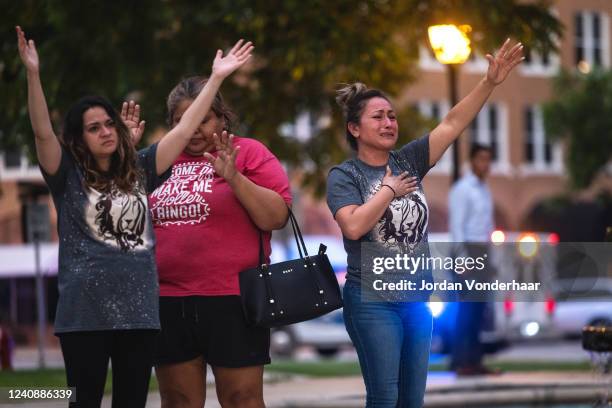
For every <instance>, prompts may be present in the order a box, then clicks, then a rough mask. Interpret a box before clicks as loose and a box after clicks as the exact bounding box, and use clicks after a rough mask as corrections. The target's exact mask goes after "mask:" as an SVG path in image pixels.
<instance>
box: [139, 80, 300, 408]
mask: <svg viewBox="0 0 612 408" xmlns="http://www.w3.org/2000/svg"><path fill="white" fill-rule="evenodd" d="M211 80H212V78H208V79H207V78H203V77H190V78H186V79H184V80H182V81H181V82H180V83H179V84H177V85H176V86H175V87H174V89H173V90H172V91H171V92H170V95H169V96H168V101H167V108H168V125H169V126H170V127H171V128H173V129H174V128H175V127H176V126H179V125H180V124H181V123H182V122H183V121H184V120H185V114H186V113H187V112H188V110H189V109H191V107H192V106H193V104H194V103H195V101H196V100H197V98H199V95H201V94H202V92H204V90H205V89H206V88H207V87H208V86H209V85H208V84H209V83H210V81H211ZM234 121H235V118H234V115H233V114H232V112H231V110H230V109H229V108H228V106H227V105H226V103H225V102H224V100H223V98H222V97H221V94H220V93H217V94H216V95H215V98H214V100H213V102H212V107H211V109H210V111H209V112H208V114H207V115H206V116H205V117H204V119H203V120H202V123H201V124H200V125H199V126H198V127H197V129H195V130H194V131H193V133H192V136H191V140H190V142H189V144H188V145H187V146H185V149H184V150H183V152H182V153H181V155H180V156H179V157H178V159H177V160H176V161H175V163H174V165H173V166H172V175H171V176H170V178H168V180H167V181H166V182H164V184H162V185H161V186H160V187H159V188H157V189H156V190H155V191H154V192H153V193H152V194H150V195H149V206H150V209H151V216H152V219H153V226H154V228H155V235H156V237H157V242H158V246H157V267H158V271H159V284H160V305H159V307H160V320H161V327H162V329H161V333H160V336H159V337H158V346H157V351H156V359H155V374H156V375H157V380H158V383H159V391H160V394H161V400H162V407H163V408H176V407H202V406H204V403H205V400H206V365H207V364H209V365H210V366H211V367H212V373H213V375H214V376H215V385H216V389H217V390H216V391H217V398H218V400H219V402H220V403H221V406H223V407H224V408H233V407H235V408H261V407H263V406H264V400H263V367H264V365H265V364H268V363H269V362H270V330H269V329H266V328H259V327H250V326H248V325H247V322H246V320H245V318H244V314H243V312H242V306H241V302H240V287H239V285H238V274H239V273H240V271H242V270H245V269H247V268H251V267H253V266H255V265H257V264H258V262H259V245H260V239H261V240H262V242H263V246H264V252H265V254H266V257H267V256H268V255H269V254H270V237H271V231H272V230H275V229H279V228H282V227H283V226H284V225H285V223H286V221H287V218H288V215H289V214H288V210H287V205H290V204H291V192H290V189H289V180H288V178H287V174H286V173H285V171H284V170H283V167H282V166H281V164H280V162H279V161H278V159H277V158H276V157H275V156H274V154H273V153H272V152H270V151H269V150H268V149H267V148H266V146H264V145H263V144H262V143H261V142H259V141H257V140H255V139H252V138H246V137H237V136H236V137H235V136H234V135H233V134H231V132H232V128H233V125H234ZM136 122H137V120H135V121H132V126H133V127H135V126H136Z"/></svg>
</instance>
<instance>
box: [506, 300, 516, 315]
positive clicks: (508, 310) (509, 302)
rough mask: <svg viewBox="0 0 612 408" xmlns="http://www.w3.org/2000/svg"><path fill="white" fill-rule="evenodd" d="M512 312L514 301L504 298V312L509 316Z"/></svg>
mask: <svg viewBox="0 0 612 408" xmlns="http://www.w3.org/2000/svg"><path fill="white" fill-rule="evenodd" d="M512 312H514V302H513V301H512V299H506V300H504V313H506V316H510V315H511V314H512Z"/></svg>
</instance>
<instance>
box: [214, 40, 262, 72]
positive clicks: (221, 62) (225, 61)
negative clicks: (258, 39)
mask: <svg viewBox="0 0 612 408" xmlns="http://www.w3.org/2000/svg"><path fill="white" fill-rule="evenodd" d="M243 42H244V40H239V41H238V42H237V43H236V44H235V45H234V47H233V48H232V49H231V50H230V52H229V53H228V54H227V55H226V56H225V57H224V56H223V51H221V50H217V55H216V56H215V60H214V61H213V67H212V72H213V75H218V76H219V77H221V78H225V77H227V76H229V75H230V74H231V73H232V72H234V71H235V70H237V69H238V68H240V67H241V66H242V65H244V63H245V62H247V61H248V59H249V58H251V51H253V48H255V47H253V43H251V42H250V41H249V42H247V43H245V44H243Z"/></svg>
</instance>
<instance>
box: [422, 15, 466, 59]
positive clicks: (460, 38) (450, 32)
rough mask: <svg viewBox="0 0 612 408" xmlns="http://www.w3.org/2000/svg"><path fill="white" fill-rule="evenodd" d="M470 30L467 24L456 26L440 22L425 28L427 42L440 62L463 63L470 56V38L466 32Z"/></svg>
mask: <svg viewBox="0 0 612 408" xmlns="http://www.w3.org/2000/svg"><path fill="white" fill-rule="evenodd" d="M470 31H472V27H471V26H469V25H461V26H456V25H454V24H442V25H434V26H430V27H429V28H428V30H427V32H428V34H429V43H430V44H431V48H432V49H433V51H434V54H435V55H436V59H437V60H438V61H439V62H440V63H442V64H463V63H464V62H465V61H467V59H468V58H469V57H470V53H471V52H472V49H471V48H470V39H469V37H468V36H467V33H469V32H470Z"/></svg>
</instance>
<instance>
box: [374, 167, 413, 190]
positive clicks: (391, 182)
mask: <svg viewBox="0 0 612 408" xmlns="http://www.w3.org/2000/svg"><path fill="white" fill-rule="evenodd" d="M408 176H409V174H408V172H406V171H405V172H403V173H402V174H400V175H398V176H394V175H393V173H391V169H390V168H389V166H387V171H386V173H385V176H384V177H383V179H382V183H381V188H383V185H387V186H389V187H391V190H393V197H394V198H397V197H402V196H405V195H406V194H410V193H412V192H414V191H416V190H418V187H417V179H416V177H408Z"/></svg>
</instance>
